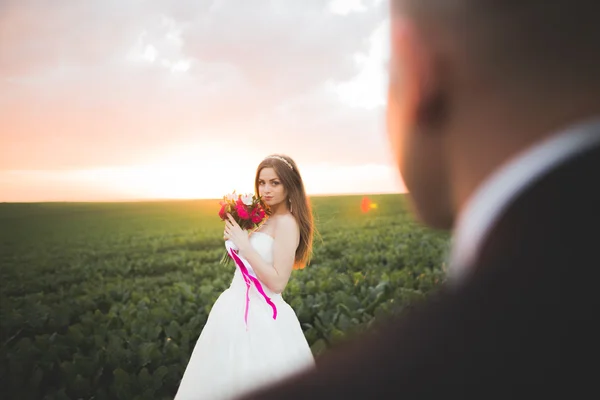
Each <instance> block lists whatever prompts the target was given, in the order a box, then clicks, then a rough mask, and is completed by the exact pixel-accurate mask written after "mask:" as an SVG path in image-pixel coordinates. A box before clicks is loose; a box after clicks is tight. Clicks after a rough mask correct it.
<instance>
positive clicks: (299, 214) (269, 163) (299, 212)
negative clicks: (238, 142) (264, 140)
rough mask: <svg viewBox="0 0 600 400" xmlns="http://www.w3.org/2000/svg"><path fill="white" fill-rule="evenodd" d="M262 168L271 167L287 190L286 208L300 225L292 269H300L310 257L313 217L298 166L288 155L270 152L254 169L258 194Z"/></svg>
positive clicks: (257, 193) (266, 207) (255, 188)
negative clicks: (298, 240)
mask: <svg viewBox="0 0 600 400" xmlns="http://www.w3.org/2000/svg"><path fill="white" fill-rule="evenodd" d="M263 168H273V169H274V170H275V173H276V174H277V176H278V177H279V179H280V180H281V184H282V185H283V187H284V188H285V189H286V191H287V195H288V198H287V199H286V200H285V201H288V202H289V203H288V208H290V210H291V212H292V215H293V216H294V218H295V219H296V222H297V223H298V226H299V227H300V243H299V244H298V247H297V248H296V255H295V257H294V269H302V268H304V267H305V266H306V265H307V264H308V263H309V262H310V259H311V257H312V244H313V235H314V219H313V213H312V207H311V205H310V201H309V200H308V197H307V196H306V191H305V190H304V182H303V180H302V176H301V175H300V171H299V170H298V166H297V165H296V163H295V162H294V160H292V159H291V158H290V157H288V156H285V155H281V154H272V155H270V156H268V157H267V158H265V159H264V160H262V161H261V163H260V164H258V168H257V169H256V178H255V179H254V190H255V192H256V195H257V196H258V195H259V191H258V187H259V184H258V181H259V175H260V171H262V170H263ZM263 207H264V208H265V210H266V212H267V215H269V214H270V212H269V210H268V206H266V205H265V204H264V203H263Z"/></svg>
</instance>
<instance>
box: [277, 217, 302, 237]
mask: <svg viewBox="0 0 600 400" xmlns="http://www.w3.org/2000/svg"><path fill="white" fill-rule="evenodd" d="M273 222H274V225H275V226H274V229H275V232H276V233H277V234H284V235H293V234H296V233H297V232H298V222H296V218H294V216H293V215H292V214H286V215H278V216H277V220H276V221H273Z"/></svg>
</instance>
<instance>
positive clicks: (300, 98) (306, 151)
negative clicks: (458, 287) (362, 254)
mask: <svg viewBox="0 0 600 400" xmlns="http://www.w3.org/2000/svg"><path fill="white" fill-rule="evenodd" d="M388 29H389V28H388V18H387V2H386V1H384V0H331V1H328V0H302V1H299V0H276V1H275V0H270V1H267V0H252V1H241V0H178V1H161V0H102V1H92V0H77V1H73V0H52V1H48V0H2V1H0V202H30V201H114V200H127V199H159V198H219V197H221V196H222V195H223V194H225V193H227V192H231V191H232V190H234V189H235V190H237V191H238V192H244V191H251V190H252V188H253V179H254V174H255V172H256V171H255V169H256V166H257V165H258V163H259V162H260V161H261V160H262V159H263V158H264V157H265V156H267V155H269V154H272V153H283V154H287V155H289V156H291V157H292V158H293V159H294V160H295V161H296V162H297V164H298V165H299V168H300V171H301V174H302V176H303V179H304V182H305V186H306V190H307V192H308V193H309V194H311V195H319V194H341V193H390V192H403V191H405V189H404V186H403V184H402V180H401V178H400V176H399V174H398V173H397V171H396V169H395V168H394V165H393V162H392V157H391V154H390V152H389V149H388V148H387V138H386V133H385V118H384V115H385V92H386V85H387V75H386V63H387V59H388V54H389V51H388V37H387V35H388Z"/></svg>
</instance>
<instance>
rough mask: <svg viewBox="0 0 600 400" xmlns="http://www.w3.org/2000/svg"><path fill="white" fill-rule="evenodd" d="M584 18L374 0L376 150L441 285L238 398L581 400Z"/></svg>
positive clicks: (591, 322) (591, 36) (588, 183)
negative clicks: (380, 130)
mask: <svg viewBox="0 0 600 400" xmlns="http://www.w3.org/2000/svg"><path fill="white" fill-rule="evenodd" d="M598 11H600V6H599V5H598V3H597V2H596V1H594V0H569V1H567V0H552V1H541V0H540V1H536V0H518V1H517V0H514V1H512V0H443V1H440V0H395V1H394V0H393V1H392V5H391V46H392V49H391V50H392V52H391V54H392V59H391V69H390V84H389V99H388V134H389V139H390V144H391V150H392V152H393V153H394V155H395V156H396V160H397V161H398V168H399V170H400V172H401V173H402V176H403V178H404V182H405V183H406V185H407V187H408V189H409V191H410V194H411V198H412V200H413V206H414V210H415V213H416V215H417V216H418V218H419V219H420V220H421V221H423V222H424V223H425V224H427V225H428V226H431V227H435V228H444V229H452V230H453V234H454V246H453V249H452V255H451V260H450V265H449V277H448V281H447V282H446V283H445V284H444V286H443V287H441V288H440V290H439V291H437V292H436V293H435V294H432V296H430V297H429V299H428V300H427V301H425V302H422V303H421V304H419V305H418V306H417V307H415V308H414V309H412V310H411V311H410V312H407V313H404V314H403V315H401V316H400V317H398V318H397V319H395V320H393V321H390V322H389V324H388V325H387V326H386V327H385V328H384V329H382V330H381V331H380V332H379V333H377V334H374V333H373V334H370V335H366V336H364V337H361V338H355V340H352V341H349V342H348V343H347V344H345V345H343V346H340V347H339V348H336V349H335V350H332V351H330V352H329V353H328V354H327V355H325V356H323V357H322V358H321V359H320V360H319V364H318V368H317V369H316V370H314V371H308V372H306V373H305V374H304V375H301V376H297V377H295V378H293V379H290V380H289V381H287V382H284V383H282V384H280V385H279V386H276V387H270V388H267V389H265V390H264V391H262V392H260V393H256V394H254V395H252V396H248V397H247V399H261V400H266V399H286V400H290V399H337V398H365V399H366V398H368V399H371V398H373V399H388V398H390V399H392V398H393V399H414V398H434V396H438V398H448V397H449V396H454V395H455V396H454V398H463V399H464V398H477V399H480V398H490V397H498V398H521V397H522V398H525V397H528V398H530V397H533V398H546V397H547V396H549V395H553V396H554V395H563V396H564V395H568V398H577V397H578V396H577V394H581V393H586V394H587V397H590V398H598V397H599V395H600V387H599V386H597V384H596V382H595V378H596V372H597V371H598V367H597V361H598V359H599V358H600V351H599V345H598V340H599V338H600V330H599V328H598V324H597V319H598V317H599V316H600V296H598V295H597V290H598V289H597V285H598V282H600V261H599V256H598V250H597V247H598V246H599V245H600V234H599V233H598V232H600V23H598V20H597V15H598V14H597V13H598Z"/></svg>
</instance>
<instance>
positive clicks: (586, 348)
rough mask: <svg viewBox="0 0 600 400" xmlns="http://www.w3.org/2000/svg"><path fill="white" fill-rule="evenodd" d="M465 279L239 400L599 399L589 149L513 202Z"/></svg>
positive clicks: (599, 213)
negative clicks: (307, 369) (313, 367)
mask: <svg viewBox="0 0 600 400" xmlns="http://www.w3.org/2000/svg"><path fill="white" fill-rule="evenodd" d="M599 134H600V132H599ZM472 271H473V272H472V273H471V275H470V276H469V277H468V278H467V279H466V280H465V281H464V282H463V284H462V285H461V286H460V287H458V288H456V289H454V288H451V287H442V288H441V289H439V290H438V291H437V292H436V293H435V294H432V295H431V296H430V297H429V298H428V300H427V301H424V302H423V303H421V304H419V305H418V306H416V307H414V308H412V309H411V310H410V311H409V312H407V313H405V314H404V315H401V316H399V317H398V318H397V319H394V320H393V321H390V322H389V323H388V325H387V326H386V327H385V328H384V329H382V330H381V331H380V332H379V333H378V334H371V335H368V336H365V337H361V338H356V339H355V340H352V341H349V342H348V343H346V344H344V345H340V346H339V347H338V348H336V349H333V350H330V351H329V352H328V353H327V354H326V355H324V356H323V357H322V358H318V359H317V369H316V370H314V371H311V372H307V373H304V374H302V375H299V376H297V377H294V378H292V379H290V380H288V381H286V382H284V383H282V384H279V385H277V386H272V387H270V388H267V389H265V390H262V391H259V392H256V393H254V394H252V395H249V396H247V397H244V399H245V400H271V399H273V400H274V399H284V400H293V399H338V398H340V399H349V398H353V399H354V398H356V399H414V398H444V399H446V398H451V399H454V398H456V399H459V398H460V399H463V398H477V399H484V398H486V399H487V398H503V399H509V398H535V399H538V398H539V399H546V398H548V397H549V396H552V398H554V397H557V398H558V396H565V395H566V396H567V397H566V398H578V396H577V395H579V394H582V393H586V394H587V396H585V398H600V382H599V381H597V379H598V378H600V351H599V343H600V321H599V320H600V290H599V285H600V147H599V146H596V147H595V148H593V149H588V150H587V151H586V152H585V153H584V154H581V155H579V156H577V157H575V158H572V159H570V160H569V161H567V162H566V163H563V164H561V165H560V166H558V167H556V168H554V169H553V170H552V171H550V172H549V173H547V174H546V175H545V176H544V177H543V178H542V179H541V180H539V181H538V182H537V183H535V184H534V185H532V186H530V187H528V188H527V189H526V190H525V191H524V192H523V193H522V194H521V195H520V196H518V198H517V199H515V200H514V201H513V202H512V203H511V204H510V205H509V207H508V208H507V209H506V210H505V212H504V213H503V214H502V216H501V218H500V219H499V220H498V221H497V222H496V224H495V225H494V226H493V227H492V229H491V231H490V234H489V235H488V237H487V239H486V240H485V241H484V243H483V245H482V247H481V253H480V256H479V257H478V259H477V262H476V263H475V268H474V269H473V270H472ZM450 396H451V397H450ZM563 398H565V397H563Z"/></svg>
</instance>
